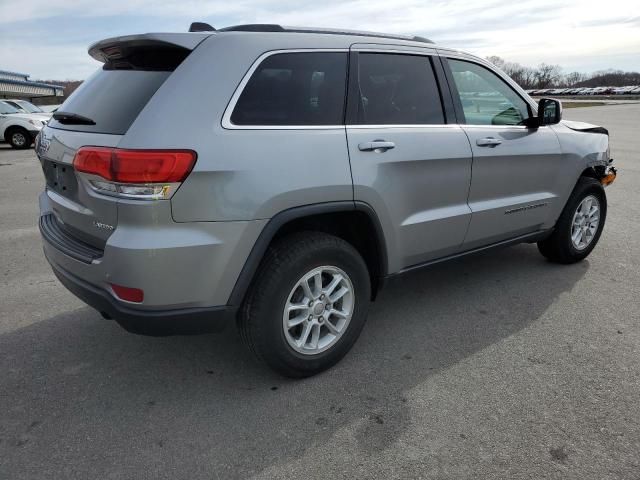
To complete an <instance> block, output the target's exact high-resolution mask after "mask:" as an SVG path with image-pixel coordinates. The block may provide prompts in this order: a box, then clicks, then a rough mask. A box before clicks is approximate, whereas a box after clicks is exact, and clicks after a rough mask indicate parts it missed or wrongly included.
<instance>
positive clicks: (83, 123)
mask: <svg viewBox="0 0 640 480" xmlns="http://www.w3.org/2000/svg"><path fill="white" fill-rule="evenodd" d="M207 36H208V34H196V33H184V34H179V33H178V34H146V35H134V36H128V37H118V38H113V39H108V40H104V41H101V42H98V43H96V44H94V45H92V46H91V47H90V49H89V53H90V55H92V56H93V57H94V58H96V59H97V60H99V61H101V62H103V63H104V65H103V67H102V68H101V69H100V70H98V71H97V72H96V73H94V74H93V75H92V76H91V77H89V78H88V79H87V80H86V81H85V82H83V83H82V85H81V86H80V87H79V88H78V89H77V90H76V91H75V92H74V93H73V94H72V95H71V96H70V97H69V99H67V101H65V102H64V103H63V104H62V106H61V107H60V108H59V109H58V111H57V112H56V113H55V114H54V116H53V118H52V119H51V121H50V122H49V124H48V125H47V126H46V127H45V128H44V129H43V130H42V132H41V134H40V136H39V137H38V140H37V142H36V153H37V155H38V158H39V159H40V162H41V164H42V170H43V172H44V176H45V179H46V186H47V196H48V197H49V203H50V205H51V210H52V215H51V218H50V219H49V221H50V222H54V224H53V227H54V228H55V229H59V230H61V232H62V234H65V235H69V236H71V237H73V238H74V239H78V240H80V241H81V242H83V243H85V244H87V245H88V246H90V247H94V248H97V249H103V248H104V245H105V244H106V241H107V239H108V238H109V236H110V235H111V233H112V232H113V230H114V229H115V228H116V226H117V223H118V209H117V205H118V199H117V198H116V197H110V196H108V195H102V194H100V193H97V192H96V191H94V190H93V189H92V188H90V186H89V184H88V182H87V181H86V180H85V179H84V178H82V177H81V176H79V175H77V174H76V172H75V171H74V168H73V159H74V157H75V154H76V152H77V151H78V149H80V148H81V147H83V146H97V147H117V146H118V144H119V142H120V140H121V139H122V137H123V136H124V135H125V134H126V132H127V130H128V129H129V127H130V126H131V124H132V123H133V122H134V120H135V119H136V118H137V117H138V115H139V114H140V112H141V111H142V110H143V109H144V107H145V105H147V103H148V102H149V100H150V99H151V97H152V96H153V95H154V94H155V93H156V91H157V90H158V89H159V88H160V87H161V86H162V84H163V83H164V82H165V80H166V79H167V78H168V77H169V76H170V75H171V74H172V73H173V71H174V70H175V69H176V68H177V67H178V66H179V65H180V63H181V62H182V61H183V60H184V59H185V58H186V57H187V56H188V55H189V53H190V52H191V51H192V50H193V49H194V48H195V47H196V46H197V45H198V44H199V43H200V42H201V41H202V40H204V38H206V37H207Z"/></svg>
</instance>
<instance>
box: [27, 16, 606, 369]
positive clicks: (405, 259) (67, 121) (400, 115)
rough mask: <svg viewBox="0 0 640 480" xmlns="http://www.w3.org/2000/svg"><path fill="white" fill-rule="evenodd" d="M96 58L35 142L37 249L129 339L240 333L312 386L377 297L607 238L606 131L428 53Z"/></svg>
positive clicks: (471, 65) (239, 43)
mask: <svg viewBox="0 0 640 480" xmlns="http://www.w3.org/2000/svg"><path fill="white" fill-rule="evenodd" d="M247 31H250V32H251V33H245V32H247ZM89 53H90V55H91V56H92V57H93V58H95V59H97V60H99V61H101V62H102V63H104V67H103V68H102V69H100V70H98V71H97V72H96V73H95V74H94V75H93V76H92V77H90V78H89V79H88V80H87V81H85V82H84V83H83V85H82V86H81V87H80V88H79V89H78V90H76V91H75V92H74V93H73V95H72V96H70V97H69V99H67V100H66V101H65V102H64V104H63V105H62V106H61V107H60V109H59V110H58V111H57V112H56V113H54V115H53V118H52V120H51V121H50V123H49V124H47V126H45V127H44V129H43V131H42V133H41V134H40V135H39V136H38V141H37V148H36V153H37V155H38V157H39V159H40V161H41V163H42V169H43V172H44V176H45V179H46V188H45V190H44V191H43V192H42V194H41V195H40V230H41V233H42V238H43V241H44V251H45V254H46V258H47V259H48V261H49V262H50V264H51V266H52V268H53V271H54V272H55V274H56V275H57V277H58V278H59V279H60V281H61V282H62V283H63V284H64V285H65V286H66V287H67V288H68V289H69V290H70V291H71V292H73V293H74V294H76V295H77V296H78V297H79V298H81V299H82V300H84V301H85V302H86V303H87V304H89V305H91V306H92V307H94V308H96V309H97V310H98V311H100V312H102V314H103V316H105V317H107V318H114V319H115V320H117V321H118V322H119V323H120V324H121V325H122V326H124V327H125V328H126V329H127V330H129V331H132V332H136V333H144V334H172V333H185V332H189V333H194V332H198V331H202V330H211V329H215V328H219V327H220V325H224V324H225V323H227V322H229V321H232V320H233V321H237V324H238V327H239V329H240V332H241V334H242V338H243V339H244V341H245V342H246V343H247V345H248V346H249V347H250V349H251V350H252V351H253V352H254V353H255V354H256V355H257V357H258V358H259V359H261V360H262V361H264V362H266V363H267V364H268V365H269V366H270V367H271V368H273V369H275V370H276V371H278V372H280V373H282V374H284V375H287V376H292V377H302V376H308V375H312V374H315V373H317V372H320V371H322V370H324V369H326V368H329V367H330V366H332V365H334V364H335V363H336V362H338V361H339V360H340V359H341V358H342V357H343V356H344V355H345V354H346V353H347V351H348V350H349V349H350V348H351V347H352V345H353V344H354V342H355V341H356V339H357V338H358V336H359V334H360V332H361V330H362V328H363V327H364V324H365V320H366V317H367V312H368V309H369V307H370V303H371V301H372V300H374V299H375V298H376V295H377V294H378V293H379V291H380V290H381V288H382V287H383V286H384V284H385V283H386V281H387V280H389V279H390V278H393V277H398V276H400V275H402V274H404V273H407V272H410V271H413V270H416V269H418V268H423V267H427V266H429V265H432V264H434V263H437V262H441V261H443V260H448V259H452V258H458V257H460V256H462V255H467V254H471V253H474V252H478V251H482V250H486V249H488V248H491V247H499V246H505V245H509V244H514V243H520V242H528V243H537V244H538V248H539V250H540V252H541V253H542V254H543V255H544V256H545V257H546V258H548V259H549V260H550V261H553V262H558V263H564V264H568V263H574V262H578V261H580V260H582V259H584V258H585V257H587V256H588V255H589V254H590V253H591V251H592V250H593V248H594V247H595V246H596V244H597V242H598V238H599V237H600V234H601V232H602V229H603V227H604V222H605V218H606V213H607V201H606V196H605V192H604V188H603V185H604V184H606V183H610V182H611V181H613V179H614V178H615V171H614V170H613V169H612V168H611V167H610V162H611V159H610V158H609V137H608V134H607V131H606V130H605V129H604V128H601V127H598V126H594V125H589V124H585V123H579V122H569V121H563V120H561V117H562V109H561V104H560V102H559V101H557V100H552V99H542V100H540V102H539V103H538V104H536V103H535V102H534V101H533V100H531V98H530V97H528V96H527V95H526V94H525V93H524V91H523V90H522V89H521V88H520V87H518V85H517V84H515V83H514V82H513V81H512V80H511V79H510V78H509V77H508V76H506V75H505V74H503V73H501V72H500V71H499V70H497V69H495V67H493V66H492V65H491V64H490V63H488V62H486V61H485V60H483V59H481V58H478V57H476V56H473V55H470V54H466V53H461V52H459V51H457V50H450V49H447V48H445V47H442V48H440V47H438V48H437V49H436V46H435V45H434V44H433V43H431V42H430V41H428V40H426V39H423V38H420V37H402V36H391V35H382V34H373V33H372V34H369V33H363V32H345V31H332V30H322V31H316V30H313V29H305V28H296V29H286V28H283V27H280V26H277V25H251V26H239V27H230V28H226V29H222V30H217V31H215V32H211V31H207V32H199V33H167V34H162V33H154V34H148V35H131V36H125V37H116V38H111V39H107V40H103V41H100V42H98V43H95V44H94V45H92V46H91V47H90V49H89ZM212 59H215V61H212ZM477 84H481V85H483V92H484V93H490V94H491V95H488V96H486V100H484V99H483V101H482V103H476V102H471V104H469V103H462V101H461V96H460V95H459V93H458V92H469V91H474V85H477ZM176 91H179V92H181V93H180V95H176ZM498 105H499V107H498V108H496V107H497V106H498ZM345 140H346V141H345ZM472 164H473V168H472ZM523 268H524V266H523ZM560 274H561V273H560V271H558V275H560ZM434 301H435V299H434Z"/></svg>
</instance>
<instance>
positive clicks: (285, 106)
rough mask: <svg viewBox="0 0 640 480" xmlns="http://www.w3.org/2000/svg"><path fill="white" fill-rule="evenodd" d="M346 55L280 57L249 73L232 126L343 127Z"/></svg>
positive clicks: (234, 112)
mask: <svg viewBox="0 0 640 480" xmlns="http://www.w3.org/2000/svg"><path fill="white" fill-rule="evenodd" d="M346 72H347V54H346V52H345V53H337V52H331V53H329V52H317V53H312V52H310V53H280V54H276V55H271V56H270V57H267V58H266V59H265V60H264V61H263V62H262V63H261V64H260V65H259V66H258V68H257V69H256V70H255V71H254V72H253V75H252V76H251V78H250V79H249V82H248V83H247V85H246V86H245V88H244V90H243V92H242V94H241V95H240V98H239V99H238V102H237V104H236V106H235V109H234V110H233V113H232V115H231V122H232V123H234V124H236V125H341V124H342V123H343V113H344V97H345V84H346Z"/></svg>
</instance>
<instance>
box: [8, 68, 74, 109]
mask: <svg viewBox="0 0 640 480" xmlns="http://www.w3.org/2000/svg"><path fill="white" fill-rule="evenodd" d="M45 97H50V98H47V100H50V101H51V100H57V99H55V97H59V100H57V101H53V103H62V98H63V97H64V87H62V86H61V85H52V84H49V83H42V82H34V81H31V80H29V75H27V74H25V73H16V72H7V71H4V70H0V99H1V98H22V99H25V100H29V101H33V100H34V99H36V98H42V99H44V98H45ZM51 97H53V98H51ZM50 101H49V102H46V103H51V102H50ZM38 103H40V102H38Z"/></svg>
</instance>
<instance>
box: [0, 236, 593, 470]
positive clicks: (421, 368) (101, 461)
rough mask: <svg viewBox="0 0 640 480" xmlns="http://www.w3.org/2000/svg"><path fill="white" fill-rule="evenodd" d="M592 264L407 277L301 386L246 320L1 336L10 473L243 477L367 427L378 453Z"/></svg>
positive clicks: (511, 254) (513, 260)
mask: <svg viewBox="0 0 640 480" xmlns="http://www.w3.org/2000/svg"><path fill="white" fill-rule="evenodd" d="M587 269H588V262H583V263H581V264H577V265H573V266H566V267H563V266H557V265H553V264H550V263H547V262H546V261H544V259H543V258H542V257H541V256H540V255H539V254H538V253H537V251H536V249H535V247H534V246H531V245H520V246H516V247H513V248H510V249H506V250H502V251H499V252H490V253H485V254H481V255H477V256H475V257H471V258H468V259H464V260H457V261H454V262H450V263H448V264H442V265H438V266H435V267H432V268H430V269H428V270H425V271H422V272H418V273H414V274H411V275H408V276H406V277H404V278H402V279H399V280H396V281H394V282H393V283H391V284H390V285H388V286H387V288H386V289H385V290H384V291H383V292H382V294H381V296H380V298H379V299H378V301H377V302H376V303H375V304H374V306H373V308H372V310H371V315H370V318H369V322H368V324H367V326H366V327H365V330H364V332H363V335H362V337H361V338H360V340H359V341H358V343H357V344H356V346H355V347H354V350H353V351H352V352H351V353H350V354H349V355H348V356H347V357H346V358H345V359H344V360H343V361H342V362H341V363H340V364H339V365H338V366H336V367H335V368H333V369H332V370H330V371H328V372H326V373H324V374H322V375H319V376H317V377H314V378H310V379H306V380H302V381H290V380H285V379H282V378H280V377H278V376H276V375H274V374H272V373H271V372H270V371H268V370H266V369H265V368H263V367H262V366H260V365H259V364H257V363H255V362H254V361H253V360H252V358H251V357H250V355H249V353H248V352H247V351H246V350H245V349H244V348H243V347H242V345H241V344H240V343H239V340H238V337H237V335H236V333H235V330H234V329H233V328H229V329H228V330H227V331H226V332H224V333H222V334H216V335H208V336H200V337H170V338H148V337H140V336H135V335H131V334H128V333H126V332H125V331H123V330H122V329H121V328H120V327H118V326H117V324H115V323H114V322H108V321H105V320H102V319H101V318H100V316H99V315H98V314H97V313H96V312H94V311H93V310H91V309H89V308H83V309H80V310H76V311H72V312H69V313H67V314H64V315H60V316H56V317H53V318H50V319H48V320H44V321H41V322H38V323H37V324H34V325H32V326H30V327H27V328H24V329H21V330H18V331H14V332H11V333H7V334H5V335H3V336H0V352H2V354H1V356H0V372H1V373H0V375H1V378H2V382H1V385H2V388H1V391H0V459H1V458H3V457H4V458H5V460H4V462H5V463H4V467H3V466H2V460H0V472H1V471H2V470H3V468H9V469H10V470H11V471H16V469H20V470H21V471H23V472H24V475H25V478H39V477H43V476H49V475H51V474H52V473H55V474H53V475H52V476H53V478H75V477H83V478H90V477H91V478H105V477H107V476H109V475H113V476H115V477H118V478H119V477H138V478H141V477H142V476H143V475H141V472H140V470H139V469H140V465H144V466H146V467H147V468H146V475H149V478H156V477H159V476H167V477H176V476H178V475H179V476H180V477H182V476H184V477H187V478H188V477H191V478H194V477H200V476H201V475H204V474H205V473H207V474H208V475H210V476H212V477H213V478H215V476H216V475H219V476H220V477H221V478H229V477H233V476H238V477H246V476H248V475H250V474H252V473H257V472H260V471H262V470H264V469H265V468H268V467H269V466H272V465H273V464H277V463H279V462H284V461H289V460H291V459H293V458H297V457H300V456H301V455H303V454H304V452H305V449H307V448H313V447H314V445H318V444H323V443H325V442H327V441H328V440H329V439H330V438H331V437H332V435H333V434H334V433H335V432H336V431H337V430H338V429H340V428H343V427H344V426H345V425H349V424H352V423H355V422H358V423H359V425H360V426H359V427H358V430H357V432H356V434H355V438H356V445H354V448H356V449H359V450H361V451H363V452H368V453H375V452H376V450H380V449H384V448H385V447H387V446H389V445H390V444H392V443H393V442H394V441H395V440H396V439H397V438H398V436H399V435H401V434H402V432H403V430H404V429H405V427H406V426H407V425H408V422H410V411H409V409H408V407H407V399H406V398H405V394H406V392H408V391H409V390H410V389H412V387H414V386H415V385H417V384H420V383H422V382H424V381H425V380H426V379H427V378H428V377H429V376H430V375H432V374H434V373H436V372H438V371H440V370H442V369H446V368H447V367H450V366H452V365H454V364H456V363H457V362H459V361H460V360H461V359H464V358H467V357H469V356H471V355H473V354H474V353H475V352H477V351H479V350H481V349H483V348H485V347H487V346H489V345H492V344H494V343H496V342H499V341H501V340H503V339H505V338H507V337H509V336H510V335H512V334H514V333H516V332H518V331H520V330H521V329H523V328H525V327H527V326H528V325H529V324H531V323H532V322H535V321H536V320H538V319H539V318H540V317H541V316H542V315H543V314H544V312H545V311H546V309H547V308H548V307H549V305H550V304H551V303H553V302H554V301H555V300H556V299H557V298H558V297H559V296H560V295H562V294H563V293H566V292H569V291H570V290H571V289H572V286H573V285H574V284H575V282H577V281H578V280H579V279H580V278H581V277H582V276H583V275H584V274H585V272H586V270H587ZM444 414H446V413H444ZM45 446H46V449H47V451H46V452H44V451H43V449H44V448H45ZM353 453H354V455H355V454H357V453H358V452H357V451H354V452H353ZM134 464H135V465H137V466H136V467H134ZM135 468H137V469H138V470H136V469H135ZM214 472H215V473H214ZM0 476H1V475H0ZM109 478H111V477H109Z"/></svg>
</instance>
